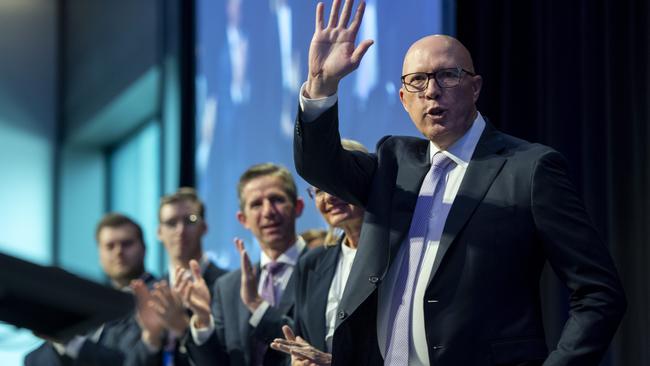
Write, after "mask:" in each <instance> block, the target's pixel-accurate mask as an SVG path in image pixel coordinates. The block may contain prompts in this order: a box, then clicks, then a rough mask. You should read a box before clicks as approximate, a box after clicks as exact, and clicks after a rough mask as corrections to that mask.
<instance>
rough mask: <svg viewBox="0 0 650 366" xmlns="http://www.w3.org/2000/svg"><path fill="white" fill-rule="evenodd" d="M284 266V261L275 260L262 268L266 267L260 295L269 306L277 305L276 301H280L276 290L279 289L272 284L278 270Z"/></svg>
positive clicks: (278, 272)
mask: <svg viewBox="0 0 650 366" xmlns="http://www.w3.org/2000/svg"><path fill="white" fill-rule="evenodd" d="M284 266H285V264H284V263H282V262H275V261H273V262H269V263H267V264H265V265H264V269H266V279H265V280H264V284H263V285H262V291H261V293H260V296H261V297H262V298H263V299H264V300H266V301H267V302H268V303H269V304H270V305H271V306H275V305H277V302H279V301H280V299H279V297H280V296H279V292H278V290H279V289H278V288H277V287H276V286H275V285H274V283H275V278H276V277H277V276H278V275H280V272H282V269H283V268H284Z"/></svg>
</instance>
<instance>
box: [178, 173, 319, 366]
mask: <svg viewBox="0 0 650 366" xmlns="http://www.w3.org/2000/svg"><path fill="white" fill-rule="evenodd" d="M237 190H238V195H239V202H240V210H239V211H238V212H237V220H239V222H240V223H241V224H242V225H243V226H244V227H245V228H246V229H248V230H250V231H251V232H252V234H253V235H254V236H255V238H256V239H257V241H258V243H259V245H260V248H261V260H260V263H257V264H255V265H253V264H252V263H251V261H250V259H249V256H248V253H247V251H246V249H245V248H244V242H243V241H242V240H241V239H236V240H235V244H236V246H237V249H238V251H239V253H240V256H241V268H240V269H238V270H236V271H233V272H231V273H228V274H227V275H225V276H223V277H222V278H220V279H219V280H218V281H217V282H216V284H215V286H214V291H213V299H212V316H213V318H214V321H209V322H207V324H193V326H194V325H197V326H198V327H197V328H198V329H196V330H195V332H194V333H195V334H196V336H195V337H193V341H194V344H189V345H188V349H189V353H190V355H191V357H192V359H193V360H194V362H195V363H196V364H197V365H199V366H201V365H231V366H235V365H236V366H253V365H268V366H271V365H282V364H284V363H286V362H288V361H289V358H288V357H287V356H286V355H284V354H283V353H281V352H278V351H275V350H271V349H269V343H270V342H271V341H272V340H273V339H274V338H277V337H279V336H281V335H282V330H281V328H282V326H283V325H285V324H291V314H292V310H293V303H294V294H293V288H294V284H293V281H294V279H293V276H292V274H293V269H294V267H295V266H296V263H297V261H298V258H299V257H300V256H301V255H302V253H303V252H304V250H305V246H306V245H305V242H304V241H303V240H302V238H301V237H300V236H298V235H296V219H297V218H298V217H299V216H300V215H301V213H302V210H303V207H304V203H303V201H302V199H301V198H300V197H298V194H297V191H296V184H295V182H294V180H293V177H292V176H291V173H290V172H289V171H288V170H287V169H286V168H285V167H282V166H279V165H275V164H271V163H265V164H258V165H254V166H252V167H250V168H249V169H248V170H246V172H244V174H243V175H242V176H241V178H240V180H239V184H238V187H237ZM205 315H206V316H207V315H209V314H205ZM204 318H206V317H204Z"/></svg>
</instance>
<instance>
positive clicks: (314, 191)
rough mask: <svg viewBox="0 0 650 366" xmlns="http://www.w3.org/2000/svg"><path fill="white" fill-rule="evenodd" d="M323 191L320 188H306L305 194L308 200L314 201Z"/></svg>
mask: <svg viewBox="0 0 650 366" xmlns="http://www.w3.org/2000/svg"><path fill="white" fill-rule="evenodd" d="M324 192H325V191H323V190H322V189H320V188H316V187H309V188H307V194H308V195H309V198H311V199H313V200H315V199H316V198H318V197H320V196H322V195H323V193H324Z"/></svg>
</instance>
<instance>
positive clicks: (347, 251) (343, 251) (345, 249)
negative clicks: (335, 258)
mask: <svg viewBox="0 0 650 366" xmlns="http://www.w3.org/2000/svg"><path fill="white" fill-rule="evenodd" d="M356 252H357V249H356V248H350V247H349V246H347V245H346V244H345V238H344V239H343V242H342V243H341V254H343V256H344V257H346V258H347V257H349V256H351V255H352V256H353V255H355V253H356Z"/></svg>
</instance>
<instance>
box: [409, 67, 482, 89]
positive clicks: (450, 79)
mask: <svg viewBox="0 0 650 366" xmlns="http://www.w3.org/2000/svg"><path fill="white" fill-rule="evenodd" d="M463 74H468V75H471V76H475V75H476V74H475V73H473V72H471V71H468V70H465V69H463V68H462V67H460V66H457V67H452V68H449V69H440V70H438V71H434V72H413V73H410V74H406V75H402V84H403V85H404V89H406V91H408V92H410V93H419V92H423V91H425V90H427V87H428V86H429V81H430V80H431V79H434V80H435V81H436V84H438V86H439V87H441V88H445V89H446V88H453V87H456V86H458V84H460V79H461V78H462V77H463Z"/></svg>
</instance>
